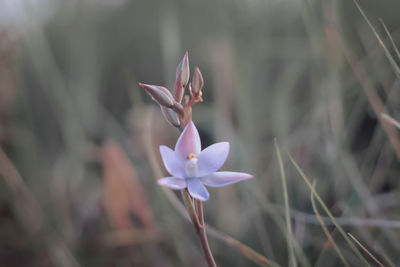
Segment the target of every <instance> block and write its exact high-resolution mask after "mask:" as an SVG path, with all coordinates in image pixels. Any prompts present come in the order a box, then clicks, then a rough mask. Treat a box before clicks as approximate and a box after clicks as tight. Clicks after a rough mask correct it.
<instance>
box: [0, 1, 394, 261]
mask: <svg viewBox="0 0 400 267" xmlns="http://www.w3.org/2000/svg"><path fill="white" fill-rule="evenodd" d="M359 3H360V5H361V7H362V9H363V10H364V11H365V13H366V15H367V16H368V18H369V19H370V20H371V22H372V24H373V25H374V26H375V27H376V29H377V31H378V33H379V34H380V36H381V38H382V41H383V42H384V43H385V45H386V46H387V47H388V49H389V53H390V55H391V56H392V58H390V57H389V58H388V55H386V54H385V52H384V49H383V48H382V45H380V44H379V42H378V40H377V38H376V37H375V35H374V33H373V31H372V30H371V28H370V27H369V26H368V24H367V22H366V21H365V20H364V19H363V17H362V16H361V14H360V11H359V10H358V9H357V8H356V5H355V4H354V3H353V1H345V0H341V1H339V0H333V1H317V0H303V1H288V0H251V1H250V0H248V1H224V0H219V1H194V0H189V1H182V0H174V1H168V2H166V1H161V0H151V1H139V0H138V1H128V0H117V1H107V0H97V1H95V0H86V1H83V0H74V1H60V0H58V1H46V0H41V1H39V0H30V1H22V0H0V146H1V150H0V262H1V266H99V267H101V266H204V265H205V262H204V260H203V257H202V254H201V249H200V246H199V242H198V239H197V236H196V235H195V232H194V230H193V228H192V226H191V225H190V223H189V222H188V221H186V220H185V219H183V218H182V216H181V214H180V213H179V212H178V211H177V209H176V208H177V206H176V203H175V202H173V201H172V202H171V201H170V200H174V199H175V200H176V198H174V197H175V192H174V193H171V191H168V190H163V189H162V188H160V186H158V185H157V183H156V181H157V179H158V178H161V177H162V176H163V175H165V170H164V169H163V167H162V164H161V161H160V157H159V153H158V146H159V145H160V144H165V145H168V146H173V145H174V144H175V141H176V138H177V137H178V135H179V133H178V131H177V130H176V129H174V128H173V127H171V126H169V125H168V124H167V123H166V122H165V121H164V119H163V117H162V115H161V112H160V110H159V108H158V107H157V105H156V104H154V103H153V102H152V101H151V99H150V97H148V96H147V95H146V94H145V93H144V92H143V90H142V89H141V88H138V86H137V82H145V83H150V84H157V85H164V86H167V87H168V88H170V89H172V87H173V84H174V79H175V68H176V65H177V64H178V62H179V61H180V59H181V57H182V56H183V54H184V52H185V51H186V50H188V51H189V60H190V66H191V69H192V70H193V69H194V66H195V65H196V66H199V67H200V69H201V71H202V73H203V76H204V80H205V88H204V90H203V96H204V99H205V101H204V102H203V103H201V104H198V105H196V106H195V107H194V110H193V119H194V121H195V123H196V124H197V126H198V129H199V131H200V134H201V137H202V141H203V147H205V146H207V145H209V144H212V143H214V142H218V141H229V142H230V143H231V153H230V156H229V159H228V162H227V164H226V165H225V166H224V168H223V169H224V170H235V171H245V172H249V173H252V174H254V176H255V179H253V180H252V181H248V182H243V183H239V184H237V185H233V186H230V187H226V188H221V189H210V192H211V199H210V200H209V201H208V202H206V203H205V206H204V209H205V220H206V222H207V223H209V224H210V225H211V226H213V227H214V228H216V229H218V230H219V231H221V232H223V233H226V234H228V235H230V236H232V237H233V238H236V239H238V240H240V241H241V242H243V243H244V244H246V245H248V246H249V247H251V248H253V249H254V250H255V251H257V252H259V253H261V254H263V255H264V256H265V257H267V258H268V259H271V260H273V261H275V262H277V263H279V264H281V265H282V266H287V265H288V263H289V260H288V258H289V256H288V249H287V232H286V227H285V213H284V204H283V203H284V199H283V193H282V184H281V180H280V179H281V178H280V173H279V164H278V161H277V156H276V151H275V148H274V138H277V140H278V143H279V146H280V148H281V150H282V157H283V161H284V168H285V171H286V179H287V187H288V193H289V203H290V208H291V213H290V214H291V220H292V226H293V237H294V240H295V242H294V243H296V244H295V247H296V248H295V255H296V258H297V259H298V261H299V266H341V265H342V262H341V261H340V258H339V257H338V254H337V253H336V252H335V250H334V248H333V246H332V244H331V243H329V242H328V241H327V238H326V236H325V234H324V232H323V230H322V228H321V225H320V223H319V222H318V220H317V218H316V216H315V213H314V211H313V209H312V206H311V200H310V190H309V188H307V186H306V185H305V183H304V182H303V181H302V180H301V178H300V175H299V174H298V172H297V171H296V169H295V168H293V165H292V164H291V163H290V161H289V160H288V159H289V158H288V153H290V155H292V156H293V158H294V159H295V160H296V161H297V162H298V163H299V165H300V167H301V168H302V169H303V171H304V172H305V173H306V174H307V176H308V177H310V179H312V180H313V179H315V181H316V189H317V191H318V193H319V194H320V195H321V197H322V198H323V200H324V202H325V203H326V205H327V206H328V207H329V209H330V210H331V212H332V213H333V215H334V216H336V217H342V218H341V219H339V223H340V224H341V225H342V227H343V228H344V230H345V231H346V232H350V233H351V234H352V235H353V236H355V237H357V239H358V240H359V241H360V242H361V243H362V244H364V246H366V247H367V248H368V250H370V251H371V253H373V254H374V255H375V256H376V257H377V258H378V259H379V260H380V261H382V262H384V264H385V265H390V262H388V261H387V259H390V261H391V262H392V263H393V264H397V265H398V264H400V256H399V252H400V241H399V240H400V233H399V228H400V215H399V214H400V213H399V198H400V192H399V186H400V182H399V174H400V165H399V159H400V153H399V146H398V144H399V142H400V139H399V138H398V130H396V129H395V128H394V127H393V126H392V125H389V124H387V125H386V126H385V127H386V128H385V129H384V128H383V127H382V126H383V124H385V121H383V120H382V119H381V117H380V114H379V113H380V112H388V114H390V115H391V116H392V117H394V118H395V119H397V120H399V119H400V109H399V106H400V90H399V79H398V77H399V74H400V73H398V72H397V71H396V69H395V68H393V66H392V65H391V63H390V60H389V59H391V60H392V61H393V62H392V64H394V65H395V64H399V63H400V58H399V57H397V56H396V50H395V49H394V47H393V46H392V45H391V43H390V39H389V37H388V36H387V35H386V34H385V31H384V28H383V27H382V24H380V22H379V20H378V19H379V18H381V19H382V20H383V21H384V22H385V24H386V26H387V28H388V30H389V32H390V33H391V37H392V38H393V40H394V43H395V44H397V45H399V44H400V17H399V16H398V12H396V10H399V8H400V3H399V2H398V1H394V0H384V1H373V0H360V2H359ZM383 107H384V108H385V110H384V109H383ZM388 133H389V134H388ZM389 136H390V137H389ZM177 196H178V197H179V194H178V195H177ZM174 203H175V204H174ZM320 211H321V214H322V215H325V214H324V213H322V209H320ZM325 219H326V218H325ZM325 223H326V224H327V228H328V230H329V231H330V233H331V234H332V236H333V238H334V239H335V241H336V243H337V245H338V247H339V248H340V250H341V252H342V253H343V255H344V257H345V258H346V260H347V261H348V262H349V264H350V266H363V265H362V263H361V261H360V259H359V258H357V256H356V255H355V254H354V253H353V252H352V251H351V250H350V248H349V246H348V244H346V242H345V241H344V239H343V238H342V237H341V236H340V235H339V233H338V232H337V229H336V228H335V227H334V226H333V225H332V222H331V221H330V220H329V219H326V220H325ZM209 240H210V245H211V248H212V250H213V252H214V254H215V258H216V261H217V263H218V264H219V266H257V265H256V263H254V262H252V261H250V260H248V259H247V258H246V257H245V256H244V255H243V253H238V252H237V251H236V250H235V249H234V248H232V246H230V245H228V244H227V243H226V242H221V240H219V239H215V238H214V237H212V236H210V237H209ZM364 255H366V254H364ZM365 257H366V258H368V256H367V255H366V256H365ZM370 262H371V264H374V263H373V262H372V261H370Z"/></svg>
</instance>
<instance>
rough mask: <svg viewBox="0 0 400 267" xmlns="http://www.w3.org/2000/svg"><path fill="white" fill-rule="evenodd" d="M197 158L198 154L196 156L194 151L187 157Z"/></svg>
mask: <svg viewBox="0 0 400 267" xmlns="http://www.w3.org/2000/svg"><path fill="white" fill-rule="evenodd" d="M195 158H197V156H196V154H194V153H190V154H189V155H188V156H187V159H189V160H190V159H195Z"/></svg>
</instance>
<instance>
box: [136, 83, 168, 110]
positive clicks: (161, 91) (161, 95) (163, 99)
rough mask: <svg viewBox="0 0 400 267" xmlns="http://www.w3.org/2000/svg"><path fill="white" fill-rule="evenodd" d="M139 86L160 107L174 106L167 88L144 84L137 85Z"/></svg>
mask: <svg viewBox="0 0 400 267" xmlns="http://www.w3.org/2000/svg"><path fill="white" fill-rule="evenodd" d="M139 86H140V87H142V88H143V89H144V90H145V91H146V92H147V93H148V94H149V95H150V96H151V97H152V98H153V100H155V101H156V102H157V103H158V104H160V105H161V106H165V107H168V108H172V107H173V106H174V105H175V101H174V97H173V96H172V94H171V92H170V91H169V90H168V89H167V88H165V87H162V86H158V85H150V84H144V83H139Z"/></svg>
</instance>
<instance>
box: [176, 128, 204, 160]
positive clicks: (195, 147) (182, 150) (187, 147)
mask: <svg viewBox="0 0 400 267" xmlns="http://www.w3.org/2000/svg"><path fill="white" fill-rule="evenodd" d="M200 151H201V142H200V136H199V132H198V131H197V129H196V126H195V125H194V123H193V122H192V121H189V123H188V124H187V125H186V127H185V129H184V130H183V132H182V134H181V136H179V139H178V141H177V142H176V145H175V152H177V153H178V154H179V156H180V157H181V158H182V159H186V157H187V156H188V155H189V154H190V153H194V154H196V155H198V154H199V153H200Z"/></svg>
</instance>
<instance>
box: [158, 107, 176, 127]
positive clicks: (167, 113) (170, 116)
mask: <svg viewBox="0 0 400 267" xmlns="http://www.w3.org/2000/svg"><path fill="white" fill-rule="evenodd" d="M160 107H161V112H162V114H163V115H164V117H165V119H166V120H167V121H168V122H169V123H170V124H171V125H172V126H175V127H179V126H180V125H181V122H180V121H179V117H178V114H176V112H175V111H174V110H172V109H170V108H167V107H164V106H160Z"/></svg>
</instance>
